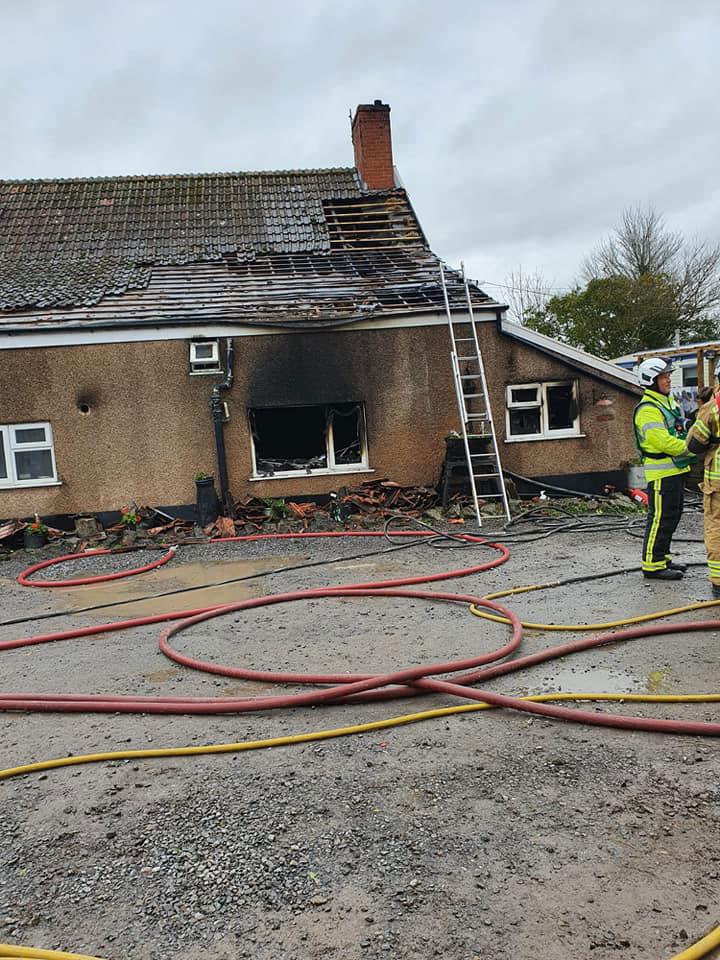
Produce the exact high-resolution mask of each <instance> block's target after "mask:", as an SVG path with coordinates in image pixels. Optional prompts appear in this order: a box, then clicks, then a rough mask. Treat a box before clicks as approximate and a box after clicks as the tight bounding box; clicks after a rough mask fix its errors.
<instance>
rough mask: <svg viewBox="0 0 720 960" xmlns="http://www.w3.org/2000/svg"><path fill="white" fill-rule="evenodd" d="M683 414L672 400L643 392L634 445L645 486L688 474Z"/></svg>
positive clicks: (634, 420)
mask: <svg viewBox="0 0 720 960" xmlns="http://www.w3.org/2000/svg"><path fill="white" fill-rule="evenodd" d="M682 422H683V418H682V411H681V410H680V407H679V406H678V404H677V403H676V402H675V400H673V399H672V397H666V396H665V394H664V393H658V392H657V391H656V390H646V391H645V393H643V395H642V400H641V401H640V403H639V404H638V405H637V407H635V415H634V417H633V426H634V428H635V443H636V445H637V448H638V451H639V452H640V455H641V456H642V464H643V467H644V468H645V482H646V483H648V484H649V483H650V481H651V480H662V479H663V477H674V476H677V475H678V474H681V473H689V472H690V462H691V459H692V458H691V457H689V456H688V450H687V445H686V442H685V434H684V433H683V431H682V429H681V424H682Z"/></svg>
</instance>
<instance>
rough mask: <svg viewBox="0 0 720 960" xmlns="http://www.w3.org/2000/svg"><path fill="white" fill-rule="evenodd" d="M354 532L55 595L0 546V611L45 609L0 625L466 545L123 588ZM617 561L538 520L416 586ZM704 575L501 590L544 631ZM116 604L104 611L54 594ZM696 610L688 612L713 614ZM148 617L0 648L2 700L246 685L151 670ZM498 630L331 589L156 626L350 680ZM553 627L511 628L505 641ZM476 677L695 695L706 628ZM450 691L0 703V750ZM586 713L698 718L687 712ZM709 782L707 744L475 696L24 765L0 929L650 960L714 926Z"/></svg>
mask: <svg viewBox="0 0 720 960" xmlns="http://www.w3.org/2000/svg"><path fill="white" fill-rule="evenodd" d="M681 533H683V534H684V535H686V536H690V537H698V536H700V518H699V517H698V516H697V515H688V516H686V518H685V519H684V521H683V527H682V530H681ZM588 539H590V540H591V542H590V543H588ZM679 546H680V553H681V554H682V555H683V556H684V557H685V558H687V559H696V560H700V559H702V557H703V551H702V546H701V544H697V543H688V544H686V545H684V546H683V545H679ZM379 547H380V544H379V543H378V542H375V541H370V542H369V543H368V542H366V541H354V542H351V543H347V542H338V541H310V542H308V541H305V542H293V541H278V542H272V543H269V542H255V543H248V544H241V545H238V544H216V545H210V546H202V547H186V548H181V550H180V551H178V555H177V557H176V558H175V559H174V560H173V561H171V563H170V564H168V565H167V566H166V567H163V568H161V569H160V570H157V571H154V572H152V573H149V574H146V575H143V576H141V577H136V578H131V579H128V580H120V581H115V582H114V583H112V584H101V585H97V586H93V587H87V588H81V589H80V588H79V589H72V590H58V591H50V590H40V589H38V590H30V589H23V588H20V587H19V586H17V584H15V583H14V578H15V577H16V576H17V573H18V572H19V571H20V570H21V569H23V568H24V567H25V566H27V564H28V557H27V556H22V557H21V556H19V555H18V556H16V557H14V558H13V559H11V560H7V561H5V562H3V563H1V564H0V589H1V591H2V600H3V602H2V615H1V618H2V619H9V618H11V617H17V616H32V615H37V614H39V613H42V612H45V611H63V615H62V616H60V617H57V618H54V619H51V620H46V621H39V622H38V623H37V624H35V625H33V624H25V625H20V624H18V625H14V626H8V627H4V628H0V637H1V638H2V639H11V638H14V637H20V636H24V635H29V634H32V633H37V632H41V631H42V632H45V631H46V630H48V631H49V630H53V631H55V630H62V629H67V628H68V627H70V626H73V625H74V626H77V625H82V626H84V625H88V624H96V623H103V622H107V621H110V620H113V619H118V618H120V617H129V616H133V615H140V614H144V613H148V612H151V611H160V610H164V609H188V608H191V607H193V606H203V605H206V604H208V603H215V602H228V601H229V600H232V599H245V598H247V597H250V596H259V595H262V594H263V593H273V592H280V591H285V590H290V589H301V588H304V587H309V586H315V585H325V584H336V583H353V582H359V581H363V580H379V579H387V578H392V577H401V576H413V575H418V574H420V573H422V572H426V571H428V570H437V571H440V570H447V569H452V568H455V567H458V566H466V565H471V564H473V563H476V562H479V561H478V560H477V557H478V556H479V557H480V558H481V560H482V559H485V557H486V551H484V550H483V551H477V552H476V551H474V550H473V551H455V550H451V551H449V552H442V551H440V550H432V549H430V548H428V547H418V548H416V549H413V550H408V551H402V552H398V553H393V554H389V555H387V556H376V557H369V558H367V559H364V560H362V559H360V560H358V559H356V560H349V561H346V562H344V563H340V564H335V565H332V566H327V567H314V568H309V569H307V570H296V571H292V572H288V573H285V574H282V575H276V576H264V577H262V578H259V579H254V580H246V581H244V582H242V583H239V584H235V585H230V586H225V587H221V588H214V589H213V590H202V591H194V592H190V593H186V594H180V595H178V596H174V597H170V598H165V599H163V600H152V599H145V600H142V599H139V598H142V597H148V596H149V595H150V594H154V593H159V592H164V591H167V590H173V589H186V588H187V587H188V586H196V585H198V584H202V583H208V582H215V581H217V580H219V579H227V578H230V577H233V576H247V575H248V574H250V573H253V572H257V571H258V570H262V571H265V572H266V571H267V570H269V569H272V568H274V567H277V566H284V565H290V564H296V563H299V562H303V561H304V560H305V559H306V558H312V559H317V558H322V557H325V558H335V557H338V556H348V555H351V554H355V553H358V552H360V551H361V550H363V549H365V550H374V549H378V548H379ZM638 553H639V542H638V541H637V540H635V539H632V538H630V537H627V536H625V535H623V534H621V533H600V534H597V535H596V536H594V537H592V538H583V539H582V540H581V539H580V538H578V537H577V536H573V535H571V534H562V535H559V536H556V537H553V538H551V539H550V540H543V541H539V542H537V543H534V544H526V545H523V546H520V545H517V546H515V547H513V548H512V557H511V559H510V561H509V562H508V563H507V564H505V565H504V566H501V567H499V568H496V569H494V570H491V571H488V572H486V573H483V574H480V575H475V576H471V577H469V578H466V579H463V580H454V581H449V582H445V583H439V584H436V585H435V587H436V589H438V590H441V591H446V590H449V591H462V592H470V593H476V594H478V595H482V594H484V593H488V592H491V591H493V590H500V589H504V588H507V587H509V586H515V585H521V584H527V583H534V582H541V581H545V580H551V579H555V578H557V577H562V576H569V575H575V574H580V573H588V572H595V571H598V570H609V569H613V568H616V567H618V566H627V565H631V564H633V563H635V562H636V561H637V556H638ZM156 557H157V553H156V552H154V551H142V552H141V553H135V554H131V555H124V556H120V557H117V556H116V557H97V558H88V559H87V560H82V561H76V562H73V564H72V567H70V565H68V566H67V567H66V568H63V567H62V566H57V567H54V568H50V570H49V571H47V572H46V573H47V575H48V577H49V576H50V575H51V574H52V575H54V576H56V577H59V578H61V579H62V578H65V577H68V576H73V577H74V576H81V575H82V573H81V571H83V572H84V573H85V574H86V575H92V574H95V573H99V572H109V571H115V570H118V569H121V568H127V567H130V566H137V565H140V564H141V563H144V562H147V561H148V558H150V559H154V558H156ZM704 577H705V574H704V571H703V570H702V569H701V568H694V569H693V570H691V572H690V573H688V575H687V576H686V578H685V580H683V581H682V582H681V583H678V584H672V583H671V584H668V583H651V582H649V581H643V580H642V579H641V578H640V577H639V576H638V575H628V576H623V577H616V578H612V579H608V580H603V581H597V582H593V583H589V584H583V585H581V586H580V587H574V588H564V589H561V590H554V591H547V592H544V593H536V594H526V595H519V596H517V597H516V598H514V599H513V601H512V604H511V605H512V607H513V609H515V610H516V611H517V612H518V613H519V614H520V615H522V616H524V617H529V616H531V617H532V618H533V619H539V620H544V621H557V622H566V621H567V622H571V621H580V622H593V621H597V620H604V619H614V618H615V617H618V616H628V615H636V614H640V613H644V612H649V611H652V610H656V609H664V608H667V607H670V606H675V605H678V604H679V603H686V602H693V601H695V600H702V599H707V598H708V593H709V589H708V585H707V581H706V580H705V579H704ZM131 598H134V599H135V600H136V602H134V603H133V604H132V605H127V606H124V607H123V606H121V607H117V608H114V609H106V610H98V611H95V612H91V613H78V612H77V610H78V609H79V608H82V607H85V606H88V605H91V604H94V603H108V602H111V601H117V600H127V599H131ZM163 604H167V606H163ZM715 609H717V608H710V610H709V611H705V612H703V613H700V614H698V615H697V616H699V617H702V618H707V619H715V618H716V617H717V614H716V613H715ZM691 616H692V615H691ZM157 633H158V627H147V628H139V629H135V630H125V631H122V632H118V633H112V634H107V635H104V636H99V637H95V638H91V639H78V640H71V641H65V642H64V643H62V644H55V645H52V644H47V645H43V646H37V647H34V648H25V649H19V650H12V651H6V652H4V653H3V654H2V665H3V671H2V676H3V681H4V682H3V684H2V686H3V689H4V690H7V691H19V690H32V691H34V692H53V691H54V692H69V691H73V692H93V693H97V692H113V693H129V692H136V693H139V694H145V695H148V694H153V695H164V696H169V695H191V696H192V695H195V696H213V695H218V696H220V695H222V696H233V695H242V694H243V692H245V691H247V692H249V693H250V694H253V693H262V692H263V691H265V690H267V689H268V688H267V685H266V684H263V683H249V684H239V683H237V681H234V680H233V679H232V678H223V677H220V678H218V677H214V676H212V675H203V674H199V673H195V672H191V671H189V670H186V669H184V668H180V667H178V666H177V665H175V664H173V663H171V662H169V661H168V660H166V659H165V658H164V657H163V656H162V655H161V654H160V653H159V652H158V651H157V646H156V637H157ZM505 636H506V629H505V628H504V627H502V626H501V625H499V624H493V623H489V622H487V621H482V620H478V619H477V618H475V617H471V616H469V615H468V614H467V612H466V610H465V609H464V608H463V607H460V606H457V607H456V606H453V605H447V604H430V603H428V602H426V601H422V600H399V599H397V600H396V599H390V598H375V599H373V598H368V599H365V598H363V599H356V598H353V599H340V598H338V599H333V600H328V601H324V600H320V601H302V602H296V603H293V604H292V605H286V606H276V607H273V608H272V610H271V609H270V608H258V609H256V610H252V611H244V612H243V614H242V615H240V614H239V613H235V614H231V615H227V616H224V617H220V618H216V619H213V620H211V621H208V622H207V623H205V624H201V625H197V626H195V627H193V628H192V629H190V630H188V631H186V632H184V633H182V634H181V635H180V636H178V637H177V638H176V640H177V646H178V648H179V649H182V650H184V651H186V652H188V653H192V654H193V655H194V656H199V657H202V658H205V659H210V660H216V661H217V662H222V663H226V664H233V665H243V666H252V667H256V668H270V669H271V668H273V667H280V668H282V669H288V670H292V671H303V670H304V671H308V672H309V671H318V670H324V671H328V670H331V671H343V672H353V671H367V670H372V671H376V670H377V671H382V670H388V669H392V668H396V667H401V666H406V665H409V664H415V663H422V662H429V661H432V660H436V659H441V658H442V659H448V658H453V657H456V656H458V657H463V656H470V655H472V654H474V653H476V652H478V651H486V650H487V651H489V650H492V649H494V648H496V647H498V646H499V645H500V644H501V643H502V642H503V640H504V638H505ZM573 636H575V634H563V635H558V634H551V633H549V632H546V633H540V632H528V633H527V635H526V638H525V640H524V642H523V648H522V649H523V652H525V651H531V650H535V649H539V648H542V647H547V646H552V645H555V644H556V643H558V642H565V641H566V640H568V639H570V638H572V637H573ZM492 688H493V689H496V690H499V691H502V692H510V693H524V692H526V691H528V690H530V691H532V692H536V691H541V690H573V689H582V690H585V691H588V690H608V691H610V692H620V693H628V692H638V691H643V690H647V689H648V688H650V689H656V690H660V691H661V692H670V693H675V692H677V693H683V692H686V693H690V692H700V691H703V692H704V691H715V690H718V689H720V647H719V646H718V635H717V634H716V633H714V632H708V633H702V634H689V633H688V634H678V635H674V636H669V637H656V638H648V639H643V640H638V641H635V642H632V643H626V644H624V645H618V646H608V647H604V648H601V649H598V650H597V651H594V652H587V653H582V654H579V655H575V656H574V657H572V658H566V659H564V660H560V661H555V662H551V663H548V664H544V665H539V666H538V667H536V668H533V669H532V670H530V671H526V672H524V673H522V674H518V675H515V676H512V675H511V676H508V677H505V678H500V679H498V680H497V681H495V682H493V684H492ZM287 689H292V688H287ZM450 703H451V701H450V699H449V698H443V697H432V698H430V699H423V700H422V701H419V700H414V701H411V702H396V703H389V704H382V703H379V704H367V705H364V706H337V707H332V708H317V709H302V710H294V711H289V710H286V711H276V712H273V713H264V714H245V715H241V716H235V717H227V716H226V717H223V716H221V717H162V716H123V715H111V716H100V715H82V714H80V715H71V714H68V715H40V714H35V715H27V714H3V715H2V721H0V722H2V727H3V737H2V740H1V742H0V767H9V766H14V765H16V764H19V763H24V762H29V761H32V760H39V759H47V758H51V757H56V756H64V755H67V754H70V753H73V754H79V753H85V752H93V751H96V750H109V749H129V748H132V747H138V748H143V747H148V746H152V747H155V746H176V745H177V746H183V745H188V744H202V743H220V742H233V741H240V740H246V739H255V738H262V737H270V736H282V735H287V734H292V733H300V732H305V731H311V730H316V729H325V728H329V727H338V726H342V725H345V724H351V723H360V722H364V721H367V720H374V719H382V718H385V717H389V716H393V715H398V714H404V713H410V712H413V711H414V710H416V709H424V708H427V707H430V706H442V705H449V704H450ZM420 704H422V706H420ZM598 709H600V708H598ZM601 709H602V710H603V711H608V712H618V713H637V714H641V715H644V716H683V717H688V718H693V719H708V720H710V719H717V709H716V705H714V704H694V705H685V706H674V705H673V706H669V705H650V704H648V705H636V704H632V705H629V704H627V703H625V704H622V703H621V704H606V705H603V706H602V708H601ZM718 786H719V785H718V747H717V743H716V741H714V740H701V739H692V738H689V737H675V736H660V735H648V734H642V733H626V732H621V731H616V730H604V729H600V728H588V727H583V726H579V725H571V724H561V723H553V722H549V721H545V720H541V719H538V718H534V719H533V718H528V717H526V716H524V715H520V714H511V713H500V712H495V711H494V712H492V713H485V712H483V713H472V714H464V715H458V716H453V717H446V718H442V719H438V720H433V721H428V722H426V723H423V724H414V725H408V726H403V727H397V728H390V729H386V730H381V731H376V732H372V733H366V734H362V735H357V736H353V737H347V738H341V739H335V740H329V741H325V742H323V743H316V744H312V743H310V744H302V745H298V746H292V747H283V748H276V749H272V750H259V751H253V752H244V753H239V754H225V755H220V756H202V757H196V758H182V759H180V758H172V759H160V758H158V759H151V760H143V761H137V760H130V761H114V762H112V763H105V764H94V765H88V766H82V767H70V768H66V769H62V770H56V771H48V772H47V773H45V774H35V775H32V776H28V777H25V778H19V779H13V780H9V781H2V782H0V803H1V804H2V811H3V814H2V818H1V819H0V941H9V942H13V943H22V944H33V945H35V946H39V947H46V948H61V949H66V950H73V951H77V952H86V953H91V954H94V955H95V954H96V955H98V956H102V957H107V958H112V960H121V958H128V960H161V958H162V960H165V958H168V957H173V958H177V960H200V958H211V960H215V958H218V960H221V958H224V960H230V958H233V960H234V958H238V957H253V958H258V960H271V958H272V960H276V958H277V957H280V956H282V957H283V958H286V960H292V958H297V960H306V958H313V960H315V958H322V957H338V958H340V957H342V958H343V960H359V958H398V960H400V958H402V960H411V958H412V960H426V958H429V957H433V956H443V957H445V958H448V960H477V958H483V960H485V958H493V960H510V958H512V960H517V958H531V957H532V958H537V960H566V958H567V957H569V956H573V957H590V956H592V957H593V958H595V960H609V958H615V957H617V956H618V954H620V955H622V956H624V957H627V958H638V960H641V958H642V960H651V958H652V960H658V958H664V957H668V958H669V957H670V956H672V955H673V953H675V952H677V951H679V950H681V949H683V948H684V947H686V946H687V945H688V944H689V943H690V942H692V941H693V940H695V939H697V938H699V937H700V936H701V935H703V934H704V933H705V932H706V931H707V930H708V929H709V928H710V927H711V926H713V925H714V924H716V923H718V922H720V893H719V891H720V884H719V883H718V881H719V878H720V843H719V842H718V837H719V836H720V833H719V831H718V826H719V823H720V807H719V806H718V800H719V799H720V792H719V790H718Z"/></svg>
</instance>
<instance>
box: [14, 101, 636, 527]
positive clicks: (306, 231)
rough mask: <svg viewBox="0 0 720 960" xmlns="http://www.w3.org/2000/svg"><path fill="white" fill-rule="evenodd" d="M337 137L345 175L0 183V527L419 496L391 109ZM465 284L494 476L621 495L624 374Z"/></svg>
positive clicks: (436, 365) (437, 419) (433, 372)
mask: <svg viewBox="0 0 720 960" xmlns="http://www.w3.org/2000/svg"><path fill="white" fill-rule="evenodd" d="M352 139H353V145H354V152H355V166H353V167H348V168H343V169H327V170H291V171H281V172H269V173H219V174H191V175H184V176H176V175H169V176H123V177H107V178H97V179H71V180H27V181H22V180H18V181H0V517H13V516H28V515H30V514H32V513H33V512H37V513H39V514H41V515H43V516H47V515H58V514H72V513H78V512H86V511H104V510H112V509H115V508H117V507H118V505H119V504H121V503H123V502H128V501H129V500H131V499H134V500H135V501H136V502H137V503H142V504H150V505H155V506H160V505H179V504H187V503H190V502H192V501H193V500H194V495H195V494H194V486H193V480H194V478H195V476H196V475H197V474H199V473H208V474H215V475H216V476H219V477H220V478H221V479H223V478H226V479H224V482H223V486H224V487H225V488H226V489H225V490H224V491H223V492H224V493H225V494H227V495H228V496H229V494H230V493H231V494H232V495H233V496H234V497H235V498H236V499H237V498H240V497H247V496H258V497H270V496H283V497H293V496H300V495H321V494H327V493H329V492H330V491H332V490H335V489H337V488H338V487H340V486H343V485H351V484H357V483H359V482H361V481H362V480H364V479H368V478H370V477H372V476H376V477H389V478H391V479H393V480H395V481H397V482H398V483H401V484H407V485H414V484H424V485H432V484H436V483H437V482H438V479H439V475H440V471H441V467H442V463H443V459H444V456H445V450H446V445H445V439H446V437H447V435H448V434H450V433H451V432H452V431H453V430H456V429H457V428H458V423H459V422H458V412H457V407H456V398H455V392H454V386H453V379H452V375H451V367H450V358H449V354H450V345H449V337H448V329H447V321H446V315H445V309H444V302H443V292H442V287H441V283H440V275H439V263H440V261H439V260H438V258H437V257H436V255H435V254H434V253H433V252H432V251H431V249H430V247H429V245H428V241H427V239H426V237H425V235H424V233H423V231H422V228H421V226H420V224H419V222H418V219H417V217H416V215H415V212H414V210H413V208H412V206H411V204H410V201H409V199H408V196H407V194H406V192H405V190H404V189H403V187H402V186H401V184H400V181H399V178H398V176H397V174H396V172H395V170H394V167H393V160H392V147H391V139H390V108H389V107H388V106H386V105H385V104H382V103H381V102H380V101H375V103H373V104H369V105H362V106H359V107H358V108H357V111H356V113H355V116H354V118H353V123H352ZM482 234H483V226H482V223H478V240H479V242H484V243H487V244H490V243H491V242H492V237H490V236H485V237H483V236H482ZM447 278H448V295H449V304H450V308H451V310H452V311H462V312H463V313H464V312H465V310H466V301H465V291H464V288H463V286H462V284H461V281H460V277H459V275H458V274H457V273H456V272H454V271H449V272H448V274H447ZM470 292H471V297H472V301H473V307H474V315H475V319H476V323H477V331H478V337H479V341H480V344H481V348H482V352H483V355H484V358H485V364H486V368H487V375H488V388H489V396H490V403H491V407H492V410H493V413H494V420H495V425H496V430H497V435H498V441H499V450H500V456H501V459H502V463H503V466H504V467H506V468H507V469H509V470H511V471H513V472H515V473H517V474H520V475H524V476H530V477H535V478H543V479H546V480H550V481H551V482H552V481H554V482H556V483H560V484H563V485H568V486H574V485H577V484H579V483H582V484H584V485H585V487H586V488H591V487H593V486H594V487H595V488H598V489H599V488H601V487H602V484H603V483H604V482H605V481H607V480H611V481H612V480H613V479H615V480H616V482H617V480H618V477H619V474H618V471H620V470H621V469H622V465H623V461H627V460H629V459H631V458H632V457H633V456H634V449H633V445H632V431H631V430H630V429H629V424H630V421H631V412H632V409H633V406H634V404H635V403H636V395H637V392H638V390H637V387H636V386H635V384H634V381H633V378H632V376H631V375H630V374H629V373H628V372H626V371H624V370H622V369H620V368H618V367H617V366H614V365H612V364H610V363H607V362H605V361H602V360H599V359H597V358H595V357H591V356H589V355H587V354H584V353H582V352H581V351H578V350H575V349H573V348H569V347H567V346H565V345H563V344H560V343H559V342H557V341H554V340H552V339H550V338H547V337H544V336H541V335H538V334H536V333H534V332H532V331H530V330H527V329H526V328H523V327H521V326H518V325H516V324H513V323H510V322H508V321H507V320H506V319H505V307H504V306H503V305H502V304H500V303H498V302H496V301H495V300H493V299H492V298H491V297H489V296H487V295H486V294H485V293H483V292H482V290H480V289H479V288H478V287H476V286H472V285H471V287H470ZM218 456H219V457H220V462H218ZM218 471H219V473H218Z"/></svg>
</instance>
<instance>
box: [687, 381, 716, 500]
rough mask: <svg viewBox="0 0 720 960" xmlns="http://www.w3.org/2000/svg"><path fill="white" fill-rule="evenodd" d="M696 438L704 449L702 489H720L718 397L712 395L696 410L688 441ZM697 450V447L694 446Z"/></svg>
mask: <svg viewBox="0 0 720 960" xmlns="http://www.w3.org/2000/svg"><path fill="white" fill-rule="evenodd" d="M691 439H694V440H696V441H697V442H698V443H699V444H700V446H701V447H703V448H704V449H705V472H704V477H703V484H702V489H703V491H704V492H705V493H712V492H714V491H716V490H720V443H718V440H720V411H719V410H718V399H717V398H716V397H712V399H710V400H708V402H707V403H704V404H703V405H702V407H700V409H699V410H698V414H697V418H696V420H695V423H694V424H693V425H692V427H691V428H690V433H689V434H688V442H690V440H691ZM694 449H695V450H697V447H695V448H694Z"/></svg>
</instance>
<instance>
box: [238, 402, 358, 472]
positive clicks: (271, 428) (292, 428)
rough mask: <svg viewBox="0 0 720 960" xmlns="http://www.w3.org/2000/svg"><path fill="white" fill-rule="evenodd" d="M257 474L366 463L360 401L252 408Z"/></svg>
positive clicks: (349, 467)
mask: <svg viewBox="0 0 720 960" xmlns="http://www.w3.org/2000/svg"><path fill="white" fill-rule="evenodd" d="M250 429H251V432H252V440H253V458H254V464H255V469H254V474H255V476H256V477H272V476H278V475H279V476H285V475H287V474H295V473H305V474H307V473H313V472H315V471H320V472H323V473H329V472H332V471H335V470H337V471H339V472H343V473H351V472H352V471H353V469H358V470H362V469H367V436H366V429H365V411H364V408H363V405H362V403H336V404H332V405H330V404H322V405H317V406H308V407H273V408H271V409H255V410H250Z"/></svg>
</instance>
